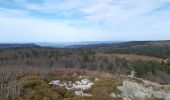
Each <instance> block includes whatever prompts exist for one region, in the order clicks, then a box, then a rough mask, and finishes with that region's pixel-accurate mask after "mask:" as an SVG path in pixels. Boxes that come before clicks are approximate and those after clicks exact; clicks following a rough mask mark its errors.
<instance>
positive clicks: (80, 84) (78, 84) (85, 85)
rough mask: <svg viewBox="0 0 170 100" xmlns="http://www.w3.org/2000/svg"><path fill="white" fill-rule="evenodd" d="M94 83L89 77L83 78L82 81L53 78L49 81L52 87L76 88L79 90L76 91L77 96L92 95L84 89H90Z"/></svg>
mask: <svg viewBox="0 0 170 100" xmlns="http://www.w3.org/2000/svg"><path fill="white" fill-rule="evenodd" d="M93 84H94V83H93V82H91V81H90V80H89V79H87V78H85V79H81V80H80V81H75V82H72V81H60V80H53V81H51V82H50V83H49V85H51V86H52V87H65V88H66V89H68V90H70V89H75V90H79V91H75V95H76V96H92V95H91V94H87V93H83V90H87V89H90V88H91V87H92V85H93Z"/></svg>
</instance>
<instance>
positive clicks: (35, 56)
mask: <svg viewBox="0 0 170 100" xmlns="http://www.w3.org/2000/svg"><path fill="white" fill-rule="evenodd" d="M106 54H107V55H108V54H110V55H111V54H137V55H147V56H153V57H158V58H161V59H162V60H161V61H160V62H158V61H155V60H150V61H145V60H142V59H140V58H139V59H138V60H135V61H130V60H128V59H126V58H125V57H123V58H122V57H119V56H110V57H109V56H107V55H106ZM169 57H170V47H169V46H167V45H165V46H164V45H161V46H160V45H155V44H154V42H147V41H145V42H125V43H116V44H113V45H111V44H101V45H90V46H83V47H79V48H53V47H39V46H37V47H36V46H34V47H16V48H4V49H0V65H1V67H6V66H8V67H9V66H10V67H21V68H22V67H28V68H30V67H31V68H35V67H37V68H76V69H85V70H97V71H104V72H109V73H114V74H125V75H128V74H130V72H131V71H132V70H135V71H136V75H137V76H138V77H142V78H146V79H149V80H152V81H159V82H162V83H170V79H168V77H169V76H170V67H169V66H170V62H169ZM146 59H147V57H146Z"/></svg>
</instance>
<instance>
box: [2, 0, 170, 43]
mask: <svg viewBox="0 0 170 100" xmlns="http://www.w3.org/2000/svg"><path fill="white" fill-rule="evenodd" d="M169 39H170V0H0V42H77V41H129V40H169Z"/></svg>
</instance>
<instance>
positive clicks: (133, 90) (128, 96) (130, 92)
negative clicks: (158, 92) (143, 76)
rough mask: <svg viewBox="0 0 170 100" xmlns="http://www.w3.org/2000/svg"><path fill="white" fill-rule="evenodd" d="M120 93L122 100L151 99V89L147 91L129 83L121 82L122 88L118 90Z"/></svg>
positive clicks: (140, 86) (133, 83) (138, 85)
mask: <svg viewBox="0 0 170 100" xmlns="http://www.w3.org/2000/svg"><path fill="white" fill-rule="evenodd" d="M118 89H119V90H120V91H122V96H123V98H124V100H132V99H138V100H139V99H140V100H145V99H146V98H151V96H152V89H147V88H145V87H143V86H142V85H140V84H137V83H135V82H131V81H123V86H122V87H119V88H118Z"/></svg>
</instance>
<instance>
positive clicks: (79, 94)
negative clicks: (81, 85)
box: [75, 91, 83, 96]
mask: <svg viewBox="0 0 170 100" xmlns="http://www.w3.org/2000/svg"><path fill="white" fill-rule="evenodd" d="M75 95H76V96H83V91H75Z"/></svg>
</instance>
